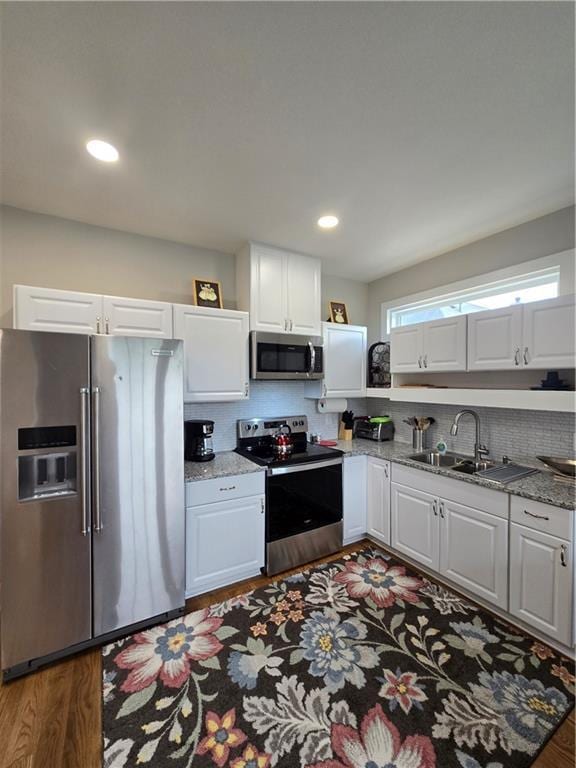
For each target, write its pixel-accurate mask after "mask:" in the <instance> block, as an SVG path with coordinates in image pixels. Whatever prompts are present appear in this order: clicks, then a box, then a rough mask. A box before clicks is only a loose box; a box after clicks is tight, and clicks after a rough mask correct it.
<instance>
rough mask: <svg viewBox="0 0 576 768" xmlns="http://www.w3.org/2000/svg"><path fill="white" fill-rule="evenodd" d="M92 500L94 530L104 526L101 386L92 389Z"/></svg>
mask: <svg viewBox="0 0 576 768" xmlns="http://www.w3.org/2000/svg"><path fill="white" fill-rule="evenodd" d="M92 502H93V505H94V531H96V532H99V531H101V530H102V528H103V527H104V525H103V523H102V510H101V509H100V387H93V389H92Z"/></svg>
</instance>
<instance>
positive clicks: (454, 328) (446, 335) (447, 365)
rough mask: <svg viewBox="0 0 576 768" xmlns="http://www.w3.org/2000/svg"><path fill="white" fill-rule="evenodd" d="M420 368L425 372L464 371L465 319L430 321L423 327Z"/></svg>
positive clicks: (461, 317) (452, 318) (463, 316)
mask: <svg viewBox="0 0 576 768" xmlns="http://www.w3.org/2000/svg"><path fill="white" fill-rule="evenodd" d="M422 368H423V369H424V370H427V371H465V370H466V317H465V315H461V316H459V317H447V318H445V319H443V320H432V321H431V322H429V323H426V324H425V325H424V326H423V339H422Z"/></svg>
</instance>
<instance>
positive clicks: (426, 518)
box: [391, 483, 439, 571]
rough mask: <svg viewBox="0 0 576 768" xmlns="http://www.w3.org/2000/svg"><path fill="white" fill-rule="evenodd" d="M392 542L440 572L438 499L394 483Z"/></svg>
mask: <svg viewBox="0 0 576 768" xmlns="http://www.w3.org/2000/svg"><path fill="white" fill-rule="evenodd" d="M391 495H392V504H391V506H392V540H391V545H392V546H393V547H394V549H397V550H398V551H399V552H403V553H404V554H406V555H408V557H411V558H412V559H413V560H417V561H418V562H419V563H422V564H423V565H426V566H428V568H433V569H434V570H435V571H437V570H438V562H439V529H438V512H437V504H438V502H437V499H436V498H435V497H434V496H432V495H431V494H429V493H425V492H424V491H419V490H418V489H416V488H409V487H408V486H405V485H400V484H399V483H392V494H391Z"/></svg>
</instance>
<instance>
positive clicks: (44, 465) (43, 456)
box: [18, 426, 78, 501]
mask: <svg viewBox="0 0 576 768" xmlns="http://www.w3.org/2000/svg"><path fill="white" fill-rule="evenodd" d="M18 451H19V454H18V500H19V501H31V500H32V499H49V498H52V497H61V496H65V495H69V494H74V493H76V491H77V487H78V486H77V456H76V427H75V426H61V427H25V428H21V429H19V430H18Z"/></svg>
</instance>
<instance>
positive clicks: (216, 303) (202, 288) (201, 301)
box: [192, 277, 222, 309]
mask: <svg viewBox="0 0 576 768" xmlns="http://www.w3.org/2000/svg"><path fill="white" fill-rule="evenodd" d="M192 285H193V294H194V304H195V305H196V306H197V307H213V308H214V309H222V287H221V285H220V283H219V282H218V280H202V278H200V277H195V278H194V279H193V281H192Z"/></svg>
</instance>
